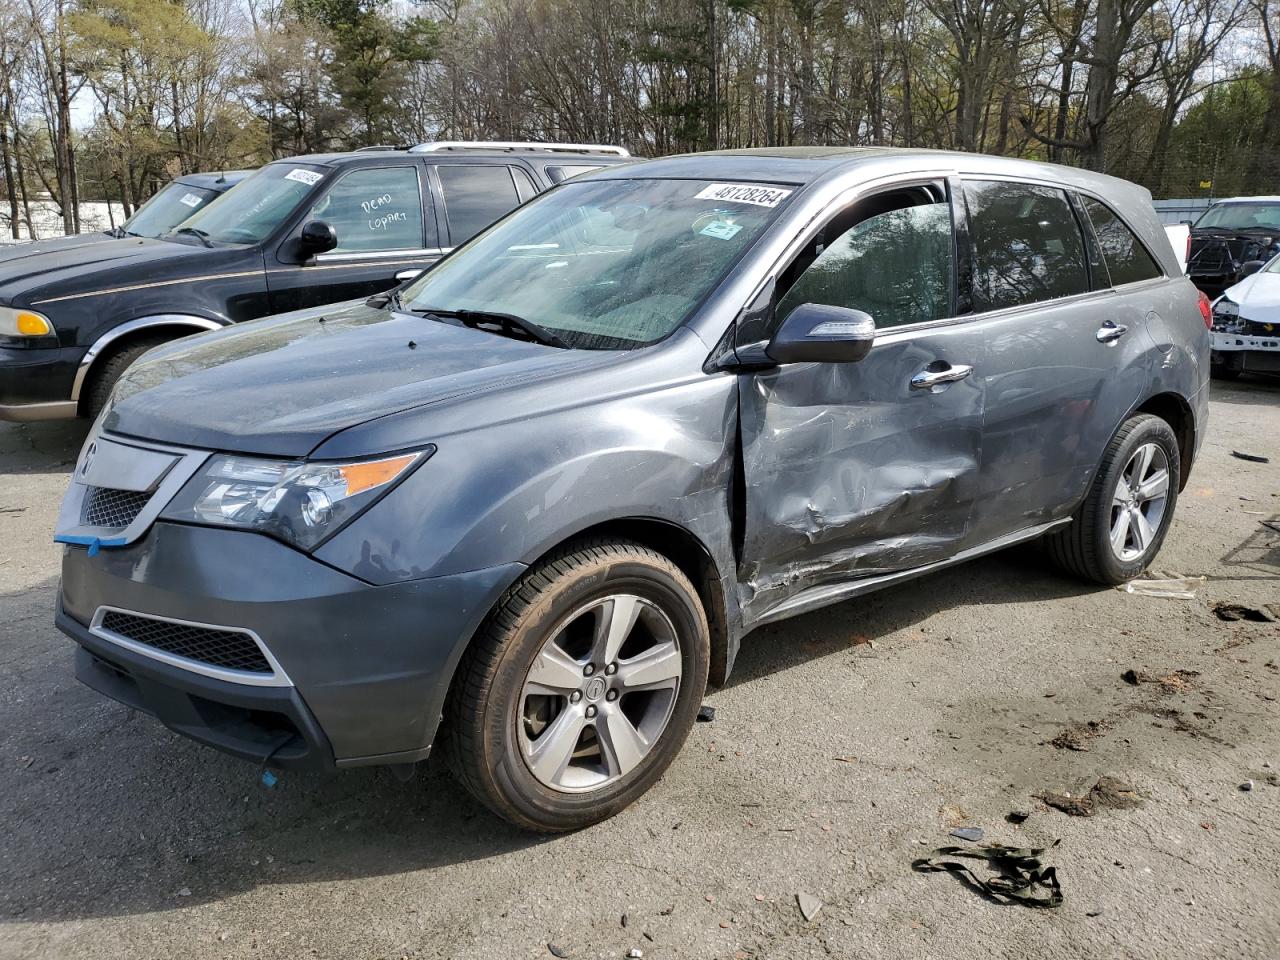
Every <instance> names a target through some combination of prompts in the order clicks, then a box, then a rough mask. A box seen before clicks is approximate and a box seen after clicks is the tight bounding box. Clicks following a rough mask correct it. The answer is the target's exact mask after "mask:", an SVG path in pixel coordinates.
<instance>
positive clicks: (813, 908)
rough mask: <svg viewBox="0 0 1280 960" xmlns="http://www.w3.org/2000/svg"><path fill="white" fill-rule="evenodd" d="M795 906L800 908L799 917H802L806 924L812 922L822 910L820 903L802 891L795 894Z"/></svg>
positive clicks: (811, 895)
mask: <svg viewBox="0 0 1280 960" xmlns="http://www.w3.org/2000/svg"><path fill="white" fill-rule="evenodd" d="M796 905H797V906H798V907H799V908H800V916H802V917H804V919H805V922H806V923H808V922H810V921H812V920H813V918H814V917H816V916H817V915H818V914H819V912H821V910H822V901H821V900H819V899H818V898H817V897H815V896H813V894H810V893H805V892H804V891H803V890H801V891H800V892H799V893H797V894H796Z"/></svg>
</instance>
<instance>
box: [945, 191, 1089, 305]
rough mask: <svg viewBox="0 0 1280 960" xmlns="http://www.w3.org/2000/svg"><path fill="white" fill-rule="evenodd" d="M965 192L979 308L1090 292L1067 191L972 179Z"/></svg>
mask: <svg viewBox="0 0 1280 960" xmlns="http://www.w3.org/2000/svg"><path fill="white" fill-rule="evenodd" d="M964 196H965V203H966V205H967V206H968V210H969V236H970V239H971V241H972V244H973V309H974V310H975V311H976V312H982V311H985V310H1000V309H1003V308H1005V307H1018V306H1022V305H1023V304H1027V303H1038V302H1040V301H1042V300H1053V299H1056V298H1058V297H1069V296H1072V295H1074V294H1077V293H1085V292H1086V291H1088V289H1089V271H1088V268H1087V266H1086V262H1085V248H1084V237H1083V236H1082V235H1081V233H1080V226H1079V224H1078V223H1077V222H1076V218H1075V214H1074V213H1072V211H1071V204H1070V202H1069V201H1068V200H1067V195H1066V193H1065V192H1064V191H1062V190H1058V189H1056V188H1053V187H1040V186H1033V185H1031V184H1028V183H1006V182H1003V181H969V182H967V183H965V185H964Z"/></svg>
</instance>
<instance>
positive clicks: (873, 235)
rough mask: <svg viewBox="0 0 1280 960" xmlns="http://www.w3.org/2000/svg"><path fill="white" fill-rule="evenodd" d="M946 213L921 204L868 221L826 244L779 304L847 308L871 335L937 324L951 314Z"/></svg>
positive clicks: (942, 207) (946, 207)
mask: <svg viewBox="0 0 1280 960" xmlns="http://www.w3.org/2000/svg"><path fill="white" fill-rule="evenodd" d="M951 251H952V242H951V206H950V204H947V203H926V204H921V205H918V206H913V207H904V208H902V209H898V210H890V211H888V212H887V213H881V214H877V215H876V216H873V217H868V218H867V219H865V220H863V221H862V222H860V223H858V224H857V225H856V226H854V227H852V228H850V229H849V230H846V231H845V232H844V233H842V234H840V235H839V236H838V237H836V239H835V240H834V241H833V242H831V243H829V244H827V245H826V246H825V247H824V248H823V250H822V253H820V254H819V255H818V257H817V259H816V260H814V261H813V263H811V264H810V265H809V266H808V267H807V268H806V269H805V271H804V273H802V274H800V276H799V277H797V278H796V282H795V283H794V284H793V285H792V286H791V289H789V290H788V291H787V292H786V293H785V294H784V295H783V297H782V299H781V300H780V301H779V302H778V309H777V311H776V319H777V321H778V322H781V321H782V320H783V319H784V318H785V317H786V315H787V314H789V313H790V312H791V311H792V310H794V309H795V308H796V307H798V306H799V305H800V304H802V303H822V304H827V305H830V306H834V307H852V308H853V309H855V310H863V311H865V312H867V313H869V314H871V316H872V317H874V318H875V321H876V326H877V327H882V328H883V327H896V326H901V325H902V324H906V323H923V322H925V321H929V320H939V319H941V318H943V317H945V316H947V315H948V314H949V313H950V310H951V256H952V253H951Z"/></svg>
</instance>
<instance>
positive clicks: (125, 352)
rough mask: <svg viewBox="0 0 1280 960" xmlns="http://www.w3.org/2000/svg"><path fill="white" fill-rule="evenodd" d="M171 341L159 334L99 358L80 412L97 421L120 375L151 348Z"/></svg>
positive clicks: (140, 339) (138, 340) (170, 338)
mask: <svg viewBox="0 0 1280 960" xmlns="http://www.w3.org/2000/svg"><path fill="white" fill-rule="evenodd" d="M172 339H173V337H167V336H163V335H160V334H153V335H152V336H149V337H141V338H139V339H137V340H131V341H129V342H128V343H126V344H125V345H124V346H121V347H118V348H117V349H115V350H113V351H112V352H111V353H109V354H107V355H106V356H105V357H101V358H99V360H98V362H97V363H96V364H95V365H94V367H93V369H92V371H91V373H90V376H89V385H88V389H87V390H86V391H85V393H84V394H83V399H82V400H81V402H80V412H81V413H82V414H83V415H84V416H85V417H88V418H89V419H90V420H96V419H98V414H100V413H101V412H102V408H103V407H105V406H106V405H107V400H108V399H110V397H111V388H112V387H114V386H115V385H116V381H117V380H119V379H120V377H121V375H122V374H123V373H124V372H125V371H126V370H128V369H129V368H130V367H131V366H133V364H134V361H136V360H137V359H138V358H139V357H140V356H142V355H143V354H144V353H146V352H147V351H148V350H150V349H151V348H152V347H158V346H160V344H162V343H168V342H169V341H170V340H172Z"/></svg>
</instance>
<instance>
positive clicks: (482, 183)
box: [436, 164, 520, 247]
mask: <svg viewBox="0 0 1280 960" xmlns="http://www.w3.org/2000/svg"><path fill="white" fill-rule="evenodd" d="M436 170H437V172H438V173H439V174H440V186H441V188H442V189H443V190H444V209H445V216H446V217H448V220H449V242H450V243H451V244H453V246H455V247H456V246H460V245H461V244H463V243H465V242H466V241H468V240H470V239H471V238H472V237H474V236H475V235H476V234H477V233H479V232H480V231H481V230H483V229H484V228H485V227H487V226H489V224H491V223H493V221H495V220H497V219H498V218H499V217H501V216H503V215H504V214H506V213H508V212H509V211H511V210H514V209H515V208H516V207H518V206H519V205H520V197H519V195H518V194H517V193H516V184H515V181H514V180H513V179H512V178H511V170H510V169H509V168H507V167H505V166H488V165H482V164H468V165H466V166H462V165H458V166H446V165H441V166H439V167H437V168H436Z"/></svg>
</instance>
